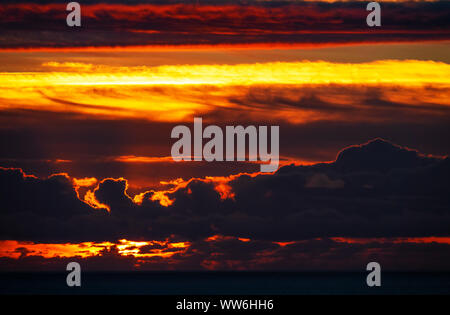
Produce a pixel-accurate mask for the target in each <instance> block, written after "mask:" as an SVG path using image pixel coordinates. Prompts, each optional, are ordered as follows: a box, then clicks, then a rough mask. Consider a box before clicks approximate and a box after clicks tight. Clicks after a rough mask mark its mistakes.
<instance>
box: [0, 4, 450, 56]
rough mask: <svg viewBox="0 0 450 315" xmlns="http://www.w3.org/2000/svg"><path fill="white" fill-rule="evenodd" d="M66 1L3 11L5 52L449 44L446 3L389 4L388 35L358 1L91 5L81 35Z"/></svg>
mask: <svg viewBox="0 0 450 315" xmlns="http://www.w3.org/2000/svg"><path fill="white" fill-rule="evenodd" d="M65 6H66V2H63V1H51V2H47V3H40V4H32V3H7V4H5V5H3V6H2V8H1V13H2V16H5V17H8V18H6V19H2V21H1V22H0V27H1V29H2V31H3V34H2V36H1V37H0V47H2V48H33V47H34V48H39V47H41V48H42V47H44V48H45V47H47V48H55V47H56V48H64V47H92V46H97V47H98V46H110V47H111V46H137V45H139V46H142V45H156V46H167V45H175V46H177V45H199V44H201V45H223V44H225V45H230V44H231V45H236V44H238V45H239V44H240V45H249V44H250V45H251V44H264V43H266V44H267V43H272V44H273V43H277V44H281V45H283V44H288V45H292V44H299V43H300V44H312V45H323V44H346V43H347V44H348V43H361V42H389V41H394V42H398V41H424V40H445V39H448V36H449V33H448V31H447V30H448V23H449V22H448V18H447V16H446V14H445V12H447V11H448V3H447V2H446V1H436V2H406V3H403V2H388V3H383V28H382V29H381V30H377V31H375V32H374V30H368V28H367V27H366V25H365V20H366V15H367V11H366V10H365V5H363V4H362V3H361V2H360V1H348V2H334V3H328V2H297V1H296V2H292V1H265V2H261V1H247V2H246V3H245V4H236V2H229V1H224V2H202V5H193V4H192V3H185V2H183V1H176V2H173V3H170V4H167V3H166V2H161V1H135V2H132V3H127V4H126V5H124V4H118V3H116V2H115V1H106V2H104V1H102V2H100V3H99V2H98V1H90V2H89V3H85V4H84V5H83V6H82V9H83V10H82V12H83V18H82V26H83V27H82V28H81V29H78V30H77V29H75V30H74V29H68V28H67V26H66V25H65V18H66V14H67V12H66V11H65Z"/></svg>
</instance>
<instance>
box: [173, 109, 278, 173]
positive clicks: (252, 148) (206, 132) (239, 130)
mask: <svg viewBox="0 0 450 315" xmlns="http://www.w3.org/2000/svg"><path fill="white" fill-rule="evenodd" d="M224 135H225V138H226V139H225V150H224ZM268 136H269V134H268V127H267V126H259V127H258V128H256V127H255V126H247V127H245V128H244V127H243V126H226V127H225V132H223V131H222V128H220V127H219V126H215V125H210V126H207V127H206V128H205V129H203V122H202V118H198V117H196V118H194V135H193V140H194V150H193V154H192V150H191V147H192V133H191V130H190V129H189V127H187V126H184V125H178V126H176V127H174V128H173V129H172V133H171V137H172V139H174V138H175V139H179V140H177V141H176V142H175V143H174V144H173V145H172V150H171V155H172V159H173V160H174V161H176V162H179V161H192V160H194V161H203V160H205V161H207V162H212V161H224V157H225V161H235V156H236V161H245V160H246V157H248V161H260V162H262V163H261V166H260V169H261V172H274V171H276V170H277V169H278V165H279V137H280V128H279V126H270V152H269V150H268ZM204 139H210V140H209V141H208V142H206V143H205V145H204V146H203V140H204ZM246 139H248V141H246ZM235 140H236V141H235ZM246 142H248V150H246ZM235 143H236V146H237V150H236V154H235ZM247 153H248V154H247ZM264 162H266V163H264Z"/></svg>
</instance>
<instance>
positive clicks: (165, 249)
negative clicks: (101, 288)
mask: <svg viewBox="0 0 450 315" xmlns="http://www.w3.org/2000/svg"><path fill="white" fill-rule="evenodd" d="M153 245H158V246H156V247H155V248H150V249H147V250H146V251H145V252H142V248H143V247H144V246H149V247H151V246H153ZM190 245H191V243H190V242H171V241H169V240H164V241H130V240H126V239H122V240H119V242H118V243H112V242H102V243H94V242H82V243H63V244H46V243H34V242H20V241H14V240H4V241H0V257H9V258H19V257H21V256H24V255H29V256H42V257H44V258H54V257H82V258H86V257H92V256H98V255H101V254H102V251H104V250H109V249H111V248H112V247H115V248H117V251H118V253H119V254H120V255H122V256H133V257H155V256H158V257H171V256H172V255H174V254H177V253H178V254H179V253H183V252H185V251H186V250H187V248H189V246H190Z"/></svg>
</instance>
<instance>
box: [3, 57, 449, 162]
mask: <svg viewBox="0 0 450 315" xmlns="http://www.w3.org/2000/svg"><path fill="white" fill-rule="evenodd" d="M49 69H50V71H48V70H49ZM42 70H43V71H40V72H28V73H25V72H3V73H0V92H1V97H0V109H3V110H11V109H17V108H22V109H32V110H47V111H55V112H77V113H82V114H86V115H92V116H98V115H101V116H105V117H116V118H117V117H136V118H140V119H141V118H145V119H148V120H152V121H164V122H182V121H183V122H185V121H192V117H194V115H208V114H209V113H213V112H215V111H223V112H224V113H225V110H227V109H234V110H233V111H226V113H227V115H236V117H229V118H230V120H235V118H238V117H241V116H242V114H245V115H250V114H251V115H252V117H255V119H256V118H258V119H259V120H274V119H278V120H286V121H288V122H290V123H304V122H311V121H315V120H321V119H334V120H336V119H350V117H347V118H345V117H344V118H343V116H342V113H339V112H333V111H324V110H321V108H320V107H318V108H315V107H314V104H310V105H309V107H300V108H299V107H297V106H287V105H286V104H290V103H295V102H298V100H299V98H300V97H302V93H303V94H304V93H305V91H306V90H308V89H312V88H319V87H320V89H322V92H321V93H320V98H321V99H320V101H322V102H328V103H332V104H334V106H335V107H343V108H345V107H348V108H351V109H358V108H359V107H361V106H362V105H361V102H364V101H365V99H366V98H367V95H365V94H364V91H365V89H368V88H370V87H379V88H380V89H381V90H382V91H383V95H382V96H383V98H384V99H385V101H387V102H394V103H399V104H406V105H407V106H409V107H411V108H412V109H414V108H419V109H420V108H421V106H422V107H423V106H426V104H441V105H442V106H444V107H443V109H445V106H448V105H450V102H449V100H450V94H449V93H450V92H449V91H450V89H449V88H448V87H449V85H450V65H448V64H446V63H442V62H434V61H418V60H404V61H400V60H384V61H376V62H369V63H333V62H324V61H319V62H310V61H303V62H270V63H255V64H237V65H174V66H156V67H145V66H143V67H112V66H104V65H90V64H85V65H83V64H78V63H46V64H45V66H44V67H43V68H42ZM68 87H70V91H71V93H70V94H68V93H67V88H68ZM340 87H342V88H345V89H354V91H353V90H352V91H351V92H352V93H342V91H341V92H339V88H340ZM429 87H433V90H431V89H429ZM399 88H401V89H402V90H404V92H402V93H398V89H399ZM358 91H359V92H358ZM325 92H326V93H325ZM274 93H276V94H279V93H280V94H282V98H280V97H276V95H273V94H274ZM304 97H306V98H307V97H308V95H307V94H306V95H304ZM247 98H249V99H248V100H247ZM272 98H273V99H275V100H279V99H281V100H283V102H284V103H282V104H280V105H277V106H271V104H270V102H271V101H272ZM234 100H240V101H239V103H236V102H235V101H234ZM250 101H253V102H259V103H256V104H252V103H251V102H250ZM264 102H265V103H264ZM409 107H407V108H406V109H405V110H407V109H408V108H409ZM357 113H358V115H364V111H361V110H358V111H357ZM352 117H354V115H353V116H352ZM365 119H372V120H373V119H380V118H378V116H377V115H366V117H365ZM383 119H384V118H383ZM118 159H119V160H120V161H127V162H145V163H149V162H157V161H161V158H158V159H153V158H151V159H149V158H145V157H137V156H122V157H118ZM166 159H167V158H166Z"/></svg>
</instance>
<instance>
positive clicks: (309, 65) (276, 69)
mask: <svg viewBox="0 0 450 315" xmlns="http://www.w3.org/2000/svg"><path fill="white" fill-rule="evenodd" d="M82 65H83V64H79V63H75V64H74V63H56V62H51V63H46V64H44V66H51V68H53V70H57V69H60V68H61V69H63V70H65V71H56V72H55V71H52V72H34V73H26V72H19V73H12V72H2V73H0V86H2V87H18V86H22V87H45V86H73V85H74V86H91V85H95V86H111V85H240V86H248V85H254V84H297V85H298V84H330V83H334V84H407V85H419V86H421V85H423V84H446V85H448V84H450V65H449V64H446V63H443V62H435V61H420V60H380V61H374V62H369V63H332V62H326V61H315V62H310V61H303V62H270V63H254V64H238V65H166V66H157V67H145V66H141V67H111V66H103V65H99V66H94V65H89V64H84V66H82ZM68 69H70V71H67V70H68ZM87 70H88V71H87Z"/></svg>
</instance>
